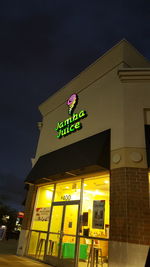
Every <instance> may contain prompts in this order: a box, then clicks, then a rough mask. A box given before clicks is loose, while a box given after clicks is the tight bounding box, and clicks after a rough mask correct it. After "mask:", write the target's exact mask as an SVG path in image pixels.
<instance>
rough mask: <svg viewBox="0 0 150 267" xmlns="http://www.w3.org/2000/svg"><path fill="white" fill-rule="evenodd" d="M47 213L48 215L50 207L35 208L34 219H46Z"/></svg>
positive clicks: (47, 218)
mask: <svg viewBox="0 0 150 267" xmlns="http://www.w3.org/2000/svg"><path fill="white" fill-rule="evenodd" d="M49 215H50V208H49V207H46V208H44V207H43V208H36V210H35V217H34V220H35V221H48V220H49Z"/></svg>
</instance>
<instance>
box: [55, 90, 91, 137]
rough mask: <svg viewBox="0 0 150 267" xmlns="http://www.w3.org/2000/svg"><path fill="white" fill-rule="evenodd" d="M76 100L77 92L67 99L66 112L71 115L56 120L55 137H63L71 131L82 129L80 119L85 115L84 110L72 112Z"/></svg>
mask: <svg viewBox="0 0 150 267" xmlns="http://www.w3.org/2000/svg"><path fill="white" fill-rule="evenodd" d="M77 102H78V96H77V94H72V95H71V96H70V97H69V99H68V100H67V105H68V108H69V109H68V113H69V115H71V117H69V118H67V119H66V120H64V121H61V122H58V123H57V126H56V128H55V130H56V131H57V138H61V137H63V136H64V137H65V136H67V135H69V134H71V133H73V132H76V131H78V130H80V129H82V124H81V122H80V120H81V119H84V118H86V117H87V113H86V111H85V110H81V111H80V112H79V113H73V110H74V109H75V107H76V105H77Z"/></svg>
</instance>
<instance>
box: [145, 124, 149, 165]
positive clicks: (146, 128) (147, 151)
mask: <svg viewBox="0 0 150 267" xmlns="http://www.w3.org/2000/svg"><path fill="white" fill-rule="evenodd" d="M145 142H146V154H147V165H148V168H150V125H145Z"/></svg>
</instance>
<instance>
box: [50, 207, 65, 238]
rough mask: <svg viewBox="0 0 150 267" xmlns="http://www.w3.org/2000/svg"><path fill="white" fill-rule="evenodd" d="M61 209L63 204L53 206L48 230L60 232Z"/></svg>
mask: <svg viewBox="0 0 150 267" xmlns="http://www.w3.org/2000/svg"><path fill="white" fill-rule="evenodd" d="M63 209H64V207H63V206H53V210H52V219H51V224H50V232H53V233H60V230H61V223H62V214H63Z"/></svg>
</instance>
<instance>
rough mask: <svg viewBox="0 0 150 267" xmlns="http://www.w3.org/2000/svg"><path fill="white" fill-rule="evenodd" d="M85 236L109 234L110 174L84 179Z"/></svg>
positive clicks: (82, 225) (82, 228)
mask: <svg viewBox="0 0 150 267" xmlns="http://www.w3.org/2000/svg"><path fill="white" fill-rule="evenodd" d="M80 233H81V234H82V235H84V236H95V237H103V238H108V237H109V236H108V235H109V176H108V175H107V176H106V175H105V176H99V177H97V178H93V179H91V178H90V179H85V180H84V191H83V206H82V224H81V227H80Z"/></svg>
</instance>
